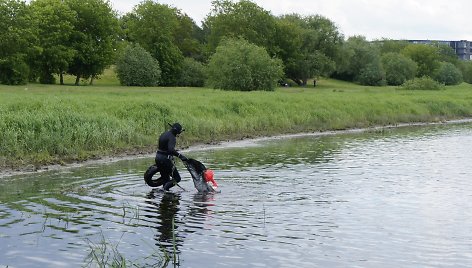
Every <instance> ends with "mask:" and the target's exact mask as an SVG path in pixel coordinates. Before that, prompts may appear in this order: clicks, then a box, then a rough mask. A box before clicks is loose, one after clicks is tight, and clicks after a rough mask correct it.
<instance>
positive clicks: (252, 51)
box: [208, 39, 283, 91]
mask: <svg viewBox="0 0 472 268" xmlns="http://www.w3.org/2000/svg"><path fill="white" fill-rule="evenodd" d="M282 75H283V67H282V62H281V61H280V60H278V59H273V58H271V57H270V56H269V54H268V53H267V51H266V50H265V49H264V48H262V47H258V46H256V45H254V44H251V43H249V42H248V41H246V40H243V39H228V40H225V41H222V43H221V45H220V46H219V47H218V48H217V49H216V53H215V54H214V55H213V56H212V57H211V59H210V62H209V64H208V84H209V85H210V86H212V87H214V88H220V89H225V90H241V91H250V90H274V89H275V87H276V86H277V81H278V80H280V78H281V77H282Z"/></svg>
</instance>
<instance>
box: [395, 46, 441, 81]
mask: <svg viewBox="0 0 472 268" xmlns="http://www.w3.org/2000/svg"><path fill="white" fill-rule="evenodd" d="M401 53H402V54H403V55H405V56H407V57H409V58H410V59H412V60H414V61H415V62H416V64H418V72H417V74H416V76H417V77H422V76H429V77H432V76H433V75H434V72H435V71H436V69H437V68H438V67H439V49H438V47H437V46H433V45H425V44H410V45H408V46H406V47H405V48H404V49H403V50H402V52H401Z"/></svg>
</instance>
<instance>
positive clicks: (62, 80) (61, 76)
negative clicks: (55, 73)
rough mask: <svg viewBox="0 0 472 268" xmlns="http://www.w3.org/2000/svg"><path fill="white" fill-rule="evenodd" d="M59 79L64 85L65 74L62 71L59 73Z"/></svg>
mask: <svg viewBox="0 0 472 268" xmlns="http://www.w3.org/2000/svg"><path fill="white" fill-rule="evenodd" d="M59 81H60V83H61V85H64V74H63V73H62V71H61V73H60V74H59Z"/></svg>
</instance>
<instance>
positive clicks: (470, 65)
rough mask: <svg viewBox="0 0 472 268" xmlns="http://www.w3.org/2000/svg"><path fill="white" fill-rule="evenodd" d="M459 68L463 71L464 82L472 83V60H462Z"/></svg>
mask: <svg viewBox="0 0 472 268" xmlns="http://www.w3.org/2000/svg"><path fill="white" fill-rule="evenodd" d="M459 69H460V70H461V72H462V77H463V78H464V82H466V83H469V84H472V61H460V62H459Z"/></svg>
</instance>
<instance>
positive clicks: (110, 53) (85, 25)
mask: <svg viewBox="0 0 472 268" xmlns="http://www.w3.org/2000/svg"><path fill="white" fill-rule="evenodd" d="M65 3H66V4H67V5H68V6H69V7H70V9H71V10H72V11H74V12H75V13H76V14H77V17H76V18H77V20H76V21H75V25H74V32H73V33H72V36H71V46H70V47H71V48H72V49H74V50H75V51H76V53H75V55H74V58H73V60H72V62H71V63H70V64H69V70H68V72H69V73H70V74H72V75H75V76H76V81H75V84H76V85H78V84H79V82H80V79H81V78H91V80H90V83H91V84H92V83H93V79H94V78H95V77H97V76H98V75H100V74H101V73H103V71H104V70H105V68H107V67H108V66H110V65H111V64H112V63H113V61H114V59H115V58H114V50H115V48H116V46H117V43H116V42H117V40H116V38H117V36H118V35H119V27H118V19H117V16H116V13H115V12H114V11H113V9H112V8H111V6H110V3H109V2H108V1H106V0H65Z"/></svg>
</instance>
